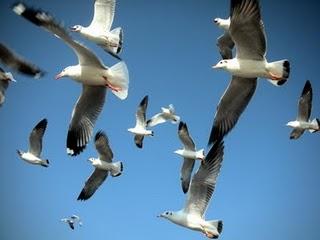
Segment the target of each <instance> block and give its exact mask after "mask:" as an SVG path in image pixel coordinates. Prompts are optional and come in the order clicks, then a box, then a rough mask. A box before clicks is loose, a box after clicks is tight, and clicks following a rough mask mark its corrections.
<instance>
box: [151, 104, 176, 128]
mask: <svg viewBox="0 0 320 240" xmlns="http://www.w3.org/2000/svg"><path fill="white" fill-rule="evenodd" d="M166 121H171V122H172V123H178V122H179V121H180V117H179V116H177V115H175V110H174V107H173V105H172V104H170V105H169V107H168V108H165V107H161V113H157V114H156V115H154V116H153V117H152V118H151V119H149V120H148V121H147V126H148V127H154V126H156V125H158V124H160V123H164V122H166Z"/></svg>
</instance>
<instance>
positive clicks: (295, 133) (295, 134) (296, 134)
mask: <svg viewBox="0 0 320 240" xmlns="http://www.w3.org/2000/svg"><path fill="white" fill-rule="evenodd" d="M304 131H305V130H304V129H299V128H295V129H293V130H292V132H291V133H290V139H298V138H299V137H300V136H301V135H302V134H303V133H304Z"/></svg>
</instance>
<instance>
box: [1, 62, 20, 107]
mask: <svg viewBox="0 0 320 240" xmlns="http://www.w3.org/2000/svg"><path fill="white" fill-rule="evenodd" d="M15 81H16V80H14V78H13V76H12V74H11V73H10V72H5V71H4V70H3V69H2V68H0V107H1V106H2V104H3V103H4V101H5V98H6V97H5V93H6V90H7V88H8V87H9V82H15Z"/></svg>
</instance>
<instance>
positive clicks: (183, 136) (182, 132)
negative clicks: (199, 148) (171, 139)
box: [178, 121, 196, 151]
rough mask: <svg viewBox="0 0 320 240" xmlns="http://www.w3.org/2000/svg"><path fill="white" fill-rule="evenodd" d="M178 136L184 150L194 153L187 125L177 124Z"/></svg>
mask: <svg viewBox="0 0 320 240" xmlns="http://www.w3.org/2000/svg"><path fill="white" fill-rule="evenodd" d="M178 135H179V138H180V141H181V142H182V143H183V145H184V148H185V149H188V150H192V151H195V149H196V148H195V145H194V142H193V140H192V138H191V137H190V135H189V131H188V127H187V124H186V123H184V122H182V121H181V122H180V123H179V127H178Z"/></svg>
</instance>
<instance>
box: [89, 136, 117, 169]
mask: <svg viewBox="0 0 320 240" xmlns="http://www.w3.org/2000/svg"><path fill="white" fill-rule="evenodd" d="M94 141H95V145H96V149H97V151H98V153H99V158H100V160H102V161H106V162H109V163H111V162H112V158H113V153H112V150H111V148H110V146H109V139H108V137H107V135H106V134H105V133H104V132H102V131H99V132H97V134H96V136H95V140H94Z"/></svg>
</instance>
